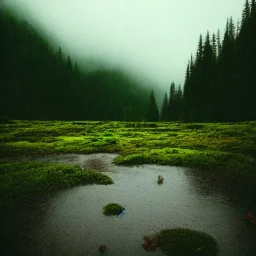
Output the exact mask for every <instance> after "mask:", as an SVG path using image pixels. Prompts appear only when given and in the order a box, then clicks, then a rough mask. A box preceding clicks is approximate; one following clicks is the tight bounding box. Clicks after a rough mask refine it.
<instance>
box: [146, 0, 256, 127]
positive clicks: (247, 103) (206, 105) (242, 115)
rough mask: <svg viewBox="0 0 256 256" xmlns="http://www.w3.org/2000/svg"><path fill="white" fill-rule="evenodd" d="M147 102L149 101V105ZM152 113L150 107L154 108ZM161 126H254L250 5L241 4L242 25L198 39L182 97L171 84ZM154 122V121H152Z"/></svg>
mask: <svg viewBox="0 0 256 256" xmlns="http://www.w3.org/2000/svg"><path fill="white" fill-rule="evenodd" d="M151 102H152V100H151ZM155 107H156V106H155ZM161 119H162V120H163V121H172V120H184V121H190V122H194V121H195V122H204V121H209V122H214V121H247V120H256V4H255V0H251V2H249V1H248V0H246V2H245V6H244V10H243V12H242V21H241V23H238V24H237V25H236V26H235V24H234V22H233V20H232V18H230V19H228V20H227V24H226V29H225V34H224V38H223V41H222V42H221V40H220V31H219V30H218V32H217V34H215V33H213V34H212V35H210V33H209V32H207V35H206V37H205V39H204V40H203V37H202V35H200V37H199V43H198V50H197V52H196V55H195V56H191V59H190V61H189V63H188V66H187V70H186V77H185V84H184V89H183V92H182V91H181V89H180V87H179V89H178V90H177V88H175V85H174V83H172V85H171V88H170V94H169V99H168V97H167V94H166V95H165V97H164V101H163V104H162V109H161ZM156 120H158V118H156V119H155V121H156Z"/></svg>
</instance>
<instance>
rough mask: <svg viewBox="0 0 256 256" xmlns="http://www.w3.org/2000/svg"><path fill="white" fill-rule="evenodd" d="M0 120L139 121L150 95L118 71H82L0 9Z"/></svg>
mask: <svg viewBox="0 0 256 256" xmlns="http://www.w3.org/2000/svg"><path fill="white" fill-rule="evenodd" d="M0 38H1V40H0V116H7V117H9V118H14V119H60V120H75V119H76V120H78V119H80V120H81V119H82V120H85V119H86V120H142V119H143V118H144V115H145V109H146V105H147V100H148V96H149V91H147V90H146V89H142V88H141V87H140V86H139V85H138V84H136V82H134V81H133V80H132V79H130V78H128V77H127V76H126V75H124V74H123V73H122V72H120V71H118V70H103V69H102V70H97V71H94V72H90V73H88V72H87V73H86V72H85V71H84V70H80V69H79V66H78V64H77V63H75V62H74V61H73V60H72V58H71V57H70V56H66V54H65V53H64V52H63V51H62V49H61V47H59V49H57V50H55V49H54V50H53V49H52V48H51V46H50V45H49V43H48V42H46V40H44V39H43V38H42V37H41V36H40V35H39V34H38V33H37V32H36V31H35V29H34V28H33V27H32V26H31V25H30V24H28V23H27V22H25V21H18V20H16V19H15V18H13V17H12V16H11V15H10V14H9V13H7V12H6V11H4V10H2V9H0Z"/></svg>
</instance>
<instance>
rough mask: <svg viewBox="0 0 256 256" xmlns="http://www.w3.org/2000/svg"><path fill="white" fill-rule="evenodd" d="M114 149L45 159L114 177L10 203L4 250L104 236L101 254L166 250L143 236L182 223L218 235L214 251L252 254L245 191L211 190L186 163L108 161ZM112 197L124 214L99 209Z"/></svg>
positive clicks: (34, 249) (34, 251)
mask: <svg viewBox="0 0 256 256" xmlns="http://www.w3.org/2000/svg"><path fill="white" fill-rule="evenodd" d="M115 156H116V155H107V154H97V155H89V156H82V155H68V156H65V157H64V156H58V157H51V158H47V159H44V160H47V161H59V162H63V161H64V162H65V163H74V162H76V163H77V164H79V165H80V166H81V167H82V168H87V167H91V168H94V169H97V168H98V169H99V170H101V171H102V170H104V171H107V174H108V175H109V176H110V177H111V178H112V179H113V180H114V182H115V183H114V184H113V185H108V186H102V185H91V186H80V187H75V188H72V189H68V190H65V191H62V192H59V193H57V194H55V195H54V196H52V197H50V198H47V199H45V200H44V201H42V202H38V203H37V204H34V203H31V205H29V206H26V207H25V206H17V207H18V208H17V209H10V210H9V214H6V215H5V218H4V221H5V224H4V225H3V226H4V233H5V234H6V237H7V238H5V241H6V243H5V244H4V245H3V250H2V251H3V252H5V253H6V255H8V253H9V255H22V254H24V255H54V256H55V255H61V256H63V255H100V253H99V252H98V247H99V245H100V244H105V245H106V247H107V250H106V253H105V255H124V256H125V255H127V256H129V255H131V256H136V255H138V256H139V255H147V254H150V255H163V254H162V253H161V252H160V251H158V250H157V251H155V252H152V253H148V252H145V251H144V250H143V248H142V246H141V243H142V242H143V236H144V235H150V234H153V233H155V232H157V231H160V230H161V229H164V228H175V227H182V228H190V229H195V230H200V231H204V232H206V233H208V234H210V235H212V236H213V237H215V239H216V240H217V242H218V244H219V255H223V256H224V255H225V256H229V255H230V256H231V255H232V256H236V255H237V256H242V255H246V256H247V255H248V256H249V255H256V243H255V241H256V234H255V231H254V230H252V229H251V228H249V227H247V226H246V223H245V221H244V214H245V208H246V207H245V205H244V201H243V199H242V198H241V200H240V201H239V200H236V201H235V202H236V203H234V202H233V201H232V200H231V197H232V195H230V194H229V195H227V194H225V193H223V191H221V192H219V191H218V190H216V189H214V190H212V186H208V185H207V183H205V182H204V179H203V178H202V177H201V178H200V177H198V174H197V175H194V174H193V171H192V170H190V169H186V168H177V167H168V166H155V165H143V166H137V167H120V166H115V165H113V164H111V162H112V160H113V158H114V157H115ZM37 160H38V159H37ZM159 174H161V175H162V176H163V177H164V183H163V184H162V185H158V184H157V182H156V180H157V176H158V175H159ZM230 196H231V197H230ZM110 202H117V203H120V204H121V205H124V206H125V209H126V210H125V212H124V214H123V216H121V217H106V216H104V215H103V214H102V208H103V207H104V205H106V204H107V203H110ZM17 212H18V214H17ZM18 223H19V224H18ZM7 227H9V228H7ZM10 229H11V230H10ZM15 229H17V232H15ZM10 241H11V242H10Z"/></svg>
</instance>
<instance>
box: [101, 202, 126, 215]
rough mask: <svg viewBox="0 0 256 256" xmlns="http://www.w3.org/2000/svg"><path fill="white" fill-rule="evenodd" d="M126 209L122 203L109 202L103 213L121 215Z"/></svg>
mask: <svg viewBox="0 0 256 256" xmlns="http://www.w3.org/2000/svg"><path fill="white" fill-rule="evenodd" d="M124 209H125V208H124V207H123V206H121V205H120V204H116V203H110V204H107V205H106V206H104V208H103V213H104V214H105V215H107V216H110V215H119V214H121V213H122V212H123V211H124Z"/></svg>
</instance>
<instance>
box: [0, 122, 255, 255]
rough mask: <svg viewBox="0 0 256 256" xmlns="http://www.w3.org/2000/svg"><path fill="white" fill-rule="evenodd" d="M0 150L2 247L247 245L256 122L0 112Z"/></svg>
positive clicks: (234, 250) (244, 248)
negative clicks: (113, 209) (2, 118)
mask: <svg viewBox="0 0 256 256" xmlns="http://www.w3.org/2000/svg"><path fill="white" fill-rule="evenodd" d="M0 156H1V158H0V191H1V192H0V204H1V216H0V217H1V223H2V228H3V231H2V236H3V237H2V241H4V242H3V243H2V245H1V247H2V248H1V251H2V252H3V253H4V255H16V254H19V255H99V254H101V253H104V254H106V255H146V254H148V253H150V254H151V255H223V256H224V255H253V254H254V252H256V247H255V243H254V241H255V239H256V232H255V230H256V228H255V223H254V221H255V214H256V199H255V198H256V197H255V192H256V188H255V182H256V160H255V159H256V122H241V123H182V122H166V123H162V122H155V123H154V122H113V121H99V122H96V121H77V122H76V121H20V120H19V121H18V120H10V121H6V122H2V123H1V124H0ZM158 175H162V176H163V177H164V181H163V184H160V185H159V184H157V177H158ZM109 203H120V204H121V205H122V207H125V212H124V214H122V216H120V217H115V216H104V214H103V210H102V209H103V207H104V206H105V205H107V204H109ZM248 216H249V217H250V218H249V217H248ZM190 229H191V230H190ZM193 230H195V231H193ZM197 231H198V232H199V233H198V232H197ZM168 232H169V233H168ZM183 232H184V233H185V234H183ZM186 232H187V234H186ZM179 235H180V237H182V238H177V237H179ZM199 235H201V236H202V237H201V238H198V237H197V236H199ZM157 238H158V239H157ZM212 238H213V240H211V239H212ZM143 239H144V244H143ZM182 239H183V240H182ZM184 239H185V240H184ZM193 239H194V240H195V242H193V243H192V242H191V241H194V240H193ZM200 239H201V240H202V241H203V240H205V241H208V243H209V244H210V247H209V246H208V245H209V244H208V245H204V244H200V243H199V244H198V241H199V240H200ZM181 240H182V242H181ZM201 240H200V241H201ZM177 241H178V242H177ZM184 241H185V242H186V243H185V244H186V245H187V246H188V247H187V248H188V251H186V252H183V253H182V252H181V251H180V248H179V246H180V247H183V248H184V247H186V245H185V246H184V244H183V242H184ZM188 241H190V242H189V243H191V244H192V245H189V243H188ZM155 244H156V246H155ZM175 244H176V245H177V250H176V249H175V248H176V247H175V246H176V245H175ZM142 245H143V246H142ZM99 246H102V247H101V248H106V250H105V251H103V252H102V251H99V250H98V248H99ZM207 246H208V247H207ZM143 247H144V248H143ZM155 247H157V248H155ZM158 247H159V248H158ZM147 248H149V249H154V250H152V251H151V250H149V251H150V252H148V250H145V249H147ZM207 248H208V249H207ZM209 248H210V249H209ZM175 250H176V251H175Z"/></svg>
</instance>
